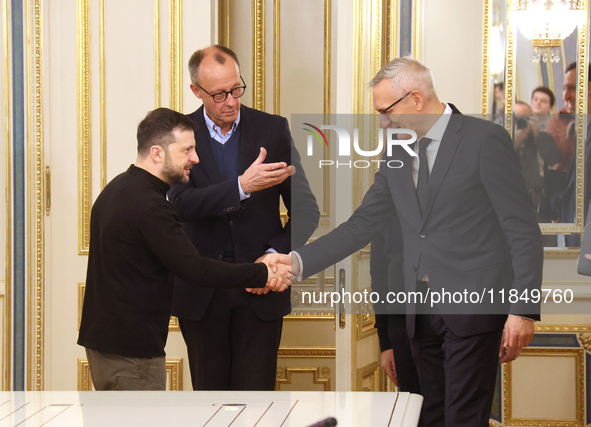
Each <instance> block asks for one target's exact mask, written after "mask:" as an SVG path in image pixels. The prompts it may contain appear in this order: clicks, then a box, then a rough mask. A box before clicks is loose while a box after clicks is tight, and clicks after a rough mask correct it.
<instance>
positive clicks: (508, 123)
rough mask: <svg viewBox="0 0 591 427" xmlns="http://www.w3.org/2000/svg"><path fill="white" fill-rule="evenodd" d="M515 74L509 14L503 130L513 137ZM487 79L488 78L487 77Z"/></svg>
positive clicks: (509, 17)
mask: <svg viewBox="0 0 591 427" xmlns="http://www.w3.org/2000/svg"><path fill="white" fill-rule="evenodd" d="M514 72H515V33H514V31H513V23H512V22H511V14H510V13H508V14H507V63H506V65H505V129H507V132H509V134H510V135H513V89H514V87H513V85H514ZM487 78H488V76H487Z"/></svg>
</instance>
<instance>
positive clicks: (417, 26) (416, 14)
mask: <svg viewBox="0 0 591 427" xmlns="http://www.w3.org/2000/svg"><path fill="white" fill-rule="evenodd" d="M420 3H421V2H420V1H419V0H413V29H412V30H413V44H412V56H414V57H415V58H417V59H418V58H419V55H420V54H421V50H420V49H419V47H420V45H421V41H422V40H423V38H422V37H421V8H420V7H419V6H420Z"/></svg>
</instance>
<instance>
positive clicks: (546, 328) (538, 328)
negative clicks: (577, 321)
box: [535, 324, 591, 332]
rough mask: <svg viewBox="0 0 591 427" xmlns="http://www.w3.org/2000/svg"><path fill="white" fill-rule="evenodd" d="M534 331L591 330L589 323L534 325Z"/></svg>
mask: <svg viewBox="0 0 591 427" xmlns="http://www.w3.org/2000/svg"><path fill="white" fill-rule="evenodd" d="M535 330H536V332H591V325H543V324H542V325H536V326H535Z"/></svg>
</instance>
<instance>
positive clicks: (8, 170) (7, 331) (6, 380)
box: [2, 0, 13, 390]
mask: <svg viewBox="0 0 591 427" xmlns="http://www.w3.org/2000/svg"><path fill="white" fill-rule="evenodd" d="M10 4H11V3H10V1H9V0H4V2H3V4H2V7H3V17H2V18H3V30H4V31H3V44H2V46H3V58H4V142H5V151H4V153H5V156H6V159H5V162H6V165H5V169H4V171H5V172H4V174H5V175H4V177H5V183H6V188H5V190H4V203H5V215H6V219H5V222H6V228H5V234H4V236H5V240H6V242H5V250H6V268H5V276H4V279H5V283H4V294H5V310H4V337H5V338H4V342H3V343H2V345H3V358H2V361H3V366H2V368H3V370H2V372H3V375H2V390H10V389H11V375H10V374H11V372H12V363H11V356H12V340H11V339H9V338H8V337H10V336H11V334H12V200H13V198H12V185H13V184H12V145H13V144H12V137H13V134H12V102H13V96H12V72H11V70H12V55H11V49H10V46H11V37H10V35H11V31H10V30H11V24H10V16H11V9H10Z"/></svg>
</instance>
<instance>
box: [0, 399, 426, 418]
mask: <svg viewBox="0 0 591 427" xmlns="http://www.w3.org/2000/svg"><path fill="white" fill-rule="evenodd" d="M422 402H423V398H422V397H421V396H418V395H416V394H410V393H368V392H359V393H355V392H254V391H251V392H228V391H216V392H205V391H198V392H170V391H162V392H160V391H140V392H137V391H127V392H126V391H112V392H108V391H103V392H97V391H86V392H76V391H64V392H59V391H46V392H0V427H16V426H22V427H40V426H44V427H58V426H59V427H73V426H84V427H108V426H121V427H132V426H141V427H151V426H154V427H156V426H157V427H162V426H171V427H184V426H191V427H201V426H207V427H227V426H230V424H231V425H232V427H255V426H256V427H307V426H309V425H310V424H313V423H315V422H317V421H319V420H322V419H324V418H327V417H335V418H336V419H337V421H338V426H339V427H341V426H350V427H362V426H371V427H379V426H384V427H386V426H392V427H410V426H412V427H416V425H417V422H418V418H419V412H420V409H421V404H422Z"/></svg>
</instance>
